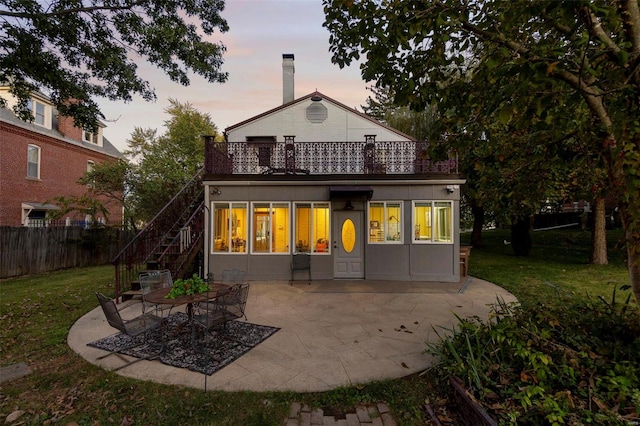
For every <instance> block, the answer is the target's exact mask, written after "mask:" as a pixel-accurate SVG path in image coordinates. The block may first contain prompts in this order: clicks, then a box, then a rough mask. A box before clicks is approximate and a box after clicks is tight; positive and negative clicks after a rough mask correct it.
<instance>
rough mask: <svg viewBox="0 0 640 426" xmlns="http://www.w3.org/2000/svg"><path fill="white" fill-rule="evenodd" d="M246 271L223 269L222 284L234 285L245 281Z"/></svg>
mask: <svg viewBox="0 0 640 426" xmlns="http://www.w3.org/2000/svg"><path fill="white" fill-rule="evenodd" d="M245 275H246V272H245V271H241V270H239V269H225V270H224V271H222V284H227V285H234V284H242V283H243V282H244V276H245Z"/></svg>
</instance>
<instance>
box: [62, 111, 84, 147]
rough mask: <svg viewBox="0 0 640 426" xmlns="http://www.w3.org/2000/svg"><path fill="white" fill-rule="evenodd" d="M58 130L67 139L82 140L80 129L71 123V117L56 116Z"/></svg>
mask: <svg viewBox="0 0 640 426" xmlns="http://www.w3.org/2000/svg"><path fill="white" fill-rule="evenodd" d="M58 131H59V132H60V133H62V134H63V135H64V136H66V137H68V138H69V139H73V140H76V141H81V140H82V129H81V128H79V127H76V126H75V124H73V117H65V116H64V115H59V116H58Z"/></svg>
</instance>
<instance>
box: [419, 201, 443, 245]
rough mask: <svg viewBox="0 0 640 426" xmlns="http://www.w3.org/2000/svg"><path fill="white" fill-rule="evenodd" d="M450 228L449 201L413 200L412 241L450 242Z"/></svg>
mask: <svg viewBox="0 0 640 426" xmlns="http://www.w3.org/2000/svg"><path fill="white" fill-rule="evenodd" d="M452 229H453V203H452V202H451V201H414V202H413V242H415V243H452V242H453V235H452V234H453V232H452Z"/></svg>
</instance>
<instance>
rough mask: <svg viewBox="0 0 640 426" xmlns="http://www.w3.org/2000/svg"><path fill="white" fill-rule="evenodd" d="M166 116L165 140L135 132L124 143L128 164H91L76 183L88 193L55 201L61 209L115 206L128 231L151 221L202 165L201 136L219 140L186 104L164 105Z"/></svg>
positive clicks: (207, 121)
mask: <svg viewBox="0 0 640 426" xmlns="http://www.w3.org/2000/svg"><path fill="white" fill-rule="evenodd" d="M165 112H166V113H167V114H168V115H169V119H167V120H166V121H165V127H166V132H165V133H164V134H162V135H160V136H157V130H154V129H142V128H136V129H135V130H134V132H133V133H132V134H131V139H129V140H127V144H128V147H129V149H128V150H127V151H125V152H124V155H125V157H126V158H127V160H119V161H115V162H105V163H100V164H96V165H95V166H94V168H93V169H92V170H90V171H88V172H87V173H86V174H85V175H84V176H83V177H82V178H81V179H79V181H78V183H79V184H81V185H85V186H86V187H87V193H86V194H84V195H83V196H82V197H67V198H64V197H63V198H60V200H58V201H59V203H60V205H61V206H65V205H69V206H74V205H75V206H78V207H81V206H83V205H84V204H82V203H79V202H78V201H77V200H78V198H79V199H81V200H85V201H86V202H89V201H91V202H92V203H93V204H95V206H96V207H98V206H102V208H103V209H106V207H104V204H106V203H108V202H115V203H117V204H118V205H119V206H122V208H123V212H124V226H125V228H127V229H133V230H136V229H137V228H138V227H139V226H141V225H144V224H145V223H146V222H147V221H149V220H150V219H152V218H153V217H154V216H155V215H156V214H157V213H158V212H159V211H160V210H161V209H162V208H163V207H164V206H165V205H166V204H167V202H168V201H169V200H171V198H172V197H173V196H174V195H175V194H176V193H177V192H178V191H179V190H180V189H181V188H182V187H183V186H184V185H185V184H186V183H187V182H188V181H189V180H191V178H193V176H195V175H196V174H197V173H198V171H199V170H200V169H201V168H202V166H203V165H204V139H203V136H208V135H215V136H218V133H217V127H216V125H215V124H214V123H213V121H212V120H211V117H210V116H209V115H208V114H204V113H201V112H199V111H198V110H196V109H195V108H194V107H193V106H192V105H191V104H190V103H188V102H186V103H180V102H178V101H177V100H175V99H169V107H167V108H166V109H165ZM218 137H219V136H218ZM63 210H64V209H63Z"/></svg>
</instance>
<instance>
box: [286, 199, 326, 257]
mask: <svg viewBox="0 0 640 426" xmlns="http://www.w3.org/2000/svg"><path fill="white" fill-rule="evenodd" d="M330 217H331V205H330V204H329V203H295V204H294V235H293V240H294V241H295V252H298V253H323V254H324V253H326V254H328V253H329V251H330V250H329V248H330V245H329V232H330V230H331V223H330Z"/></svg>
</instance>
